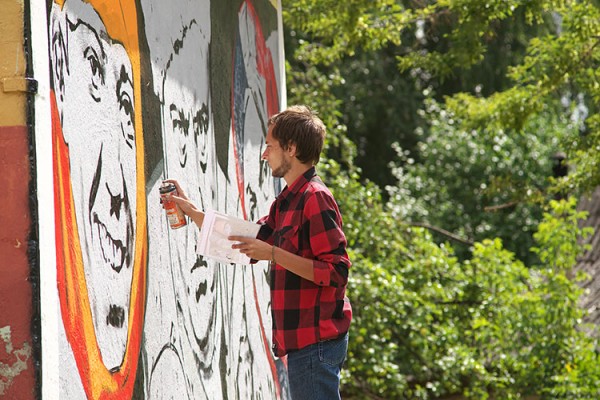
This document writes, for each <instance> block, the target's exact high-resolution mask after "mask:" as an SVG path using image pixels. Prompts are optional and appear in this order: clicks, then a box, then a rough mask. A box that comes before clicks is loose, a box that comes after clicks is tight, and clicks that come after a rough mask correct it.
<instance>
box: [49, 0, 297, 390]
mask: <svg viewBox="0 0 600 400" xmlns="http://www.w3.org/2000/svg"><path fill="white" fill-rule="evenodd" d="M48 12H49V14H48V15H49V16H48V24H49V27H48V39H49V50H50V52H49V53H50V64H51V88H52V93H51V102H52V122H53V129H52V130H53V132H52V135H53V163H54V177H55V193H54V197H55V205H56V206H55V208H56V210H55V224H56V247H57V248H56V252H57V290H58V298H59V303H60V310H59V312H60V315H61V321H62V326H61V327H60V334H59V336H60V337H59V346H60V350H59V353H60V372H59V374H60V389H59V393H60V397H61V398H63V397H64V398H77V399H79V398H89V399H111V398H112V399H127V398H146V399H275V398H283V399H285V398H288V395H287V390H286V387H287V385H286V379H287V377H286V370H285V363H284V360H280V359H276V358H274V356H273V355H272V352H271V318H270V312H269V287H268V281H267V272H268V271H267V267H268V266H267V264H266V263H258V264H257V265H255V266H243V265H226V264H221V263H218V262H215V261H213V260H210V259H205V258H203V257H202V256H199V255H198V254H197V253H196V249H195V247H196V241H197V237H198V233H199V231H198V228H197V227H196V226H195V225H193V224H188V225H187V226H185V227H183V228H180V229H177V230H172V229H170V228H169V226H168V223H167V221H166V217H165V214H164V210H163V209H162V207H161V206H160V203H159V192H158V188H159V186H160V184H161V182H162V180H164V179H166V178H175V179H178V180H179V181H180V182H181V184H182V186H183V187H184V188H186V192H187V194H188V196H189V197H190V198H191V199H193V201H194V202H195V203H196V204H198V205H201V206H202V207H203V208H205V209H208V208H212V209H216V210H218V211H222V212H226V213H228V214H231V215H236V216H239V217H242V218H245V219H249V220H256V219H258V218H259V217H260V216H262V215H264V214H266V213H267V212H268V207H269V206H270V203H271V201H272V200H273V199H274V197H275V195H276V193H278V191H279V190H280V182H279V181H278V180H274V179H273V178H272V177H271V174H270V171H269V169H268V166H267V164H266V163H265V162H264V161H262V160H261V158H260V155H261V154H262V152H263V150H264V149H263V147H264V145H265V143H264V142H265V137H266V132H267V127H266V121H267V119H268V117H269V116H270V115H271V114H273V113H275V112H277V111H278V110H279V109H280V108H281V107H282V104H281V100H280V98H281V96H280V93H281V92H282V90H283V86H282V85H283V82H282V76H281V75H282V74H281V73H280V72H279V71H281V69H282V65H280V61H279V60H280V56H281V51H282V50H281V49H282V44H281V43H280V36H279V31H278V29H280V28H278V26H279V24H278V21H279V17H280V14H279V13H280V10H279V9H278V7H277V4H274V3H273V2H272V1H267V0H254V1H251V0H246V1H216V0H213V1H210V0H193V1H192V0H171V1H168V2H167V1H161V0H112V1H109V0H53V1H52V0H49V3H48Z"/></svg>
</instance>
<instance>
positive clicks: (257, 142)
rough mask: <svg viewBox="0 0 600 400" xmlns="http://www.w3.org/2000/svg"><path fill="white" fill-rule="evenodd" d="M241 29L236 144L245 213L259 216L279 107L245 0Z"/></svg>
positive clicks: (268, 184) (269, 185)
mask: <svg viewBox="0 0 600 400" xmlns="http://www.w3.org/2000/svg"><path fill="white" fill-rule="evenodd" d="M238 22H239V31H238V37H237V40H236V48H235V70H234V86H235V89H236V90H235V91H234V93H233V96H234V99H233V102H234V104H233V105H234V110H233V114H234V127H233V128H234V146H235V148H236V149H235V151H236V155H237V160H236V164H237V165H236V168H237V175H238V185H239V187H238V189H239V190H240V192H241V191H242V190H243V192H241V193H240V199H241V201H242V202H243V204H242V207H243V210H244V217H246V218H248V219H250V220H255V219H257V218H259V217H261V216H263V215H264V214H265V213H267V212H268V205H269V204H270V202H271V200H272V197H273V179H272V178H271V176H270V174H269V173H266V174H265V172H266V171H265V168H264V167H265V164H264V163H263V162H262V161H261V153H262V151H263V148H264V143H265V136H266V134H267V120H268V115H269V112H273V108H276V107H277V98H276V97H274V96H273V93H272V91H271V87H270V85H271V84H274V83H273V82H274V80H275V77H274V76H273V75H272V74H273V69H272V63H270V59H269V57H268V54H269V53H268V51H267V49H266V47H265V43H264V37H263V34H262V30H261V29H260V23H259V22H258V17H257V16H256V14H255V12H254V9H253V8H252V7H251V6H250V5H249V3H244V4H243V5H242V7H241V8H240V11H239V14H238ZM272 81H273V82H272Z"/></svg>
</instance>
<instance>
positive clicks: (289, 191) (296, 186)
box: [277, 166, 317, 200]
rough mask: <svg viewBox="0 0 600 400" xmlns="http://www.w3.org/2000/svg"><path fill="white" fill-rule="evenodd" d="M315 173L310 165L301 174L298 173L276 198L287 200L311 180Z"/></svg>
mask: <svg viewBox="0 0 600 400" xmlns="http://www.w3.org/2000/svg"><path fill="white" fill-rule="evenodd" d="M316 175H317V170H316V169H315V167H314V166H312V167H310V168H309V169H307V170H306V172H304V173H303V174H302V175H300V176H299V177H298V178H296V180H295V181H294V183H292V185H291V186H289V187H288V186H286V187H285V188H284V189H283V190H282V191H281V193H280V194H279V196H277V197H278V198H280V199H281V200H289V199H290V198H291V197H294V196H295V195H296V194H297V193H298V192H299V191H300V190H301V189H302V188H303V187H304V186H306V184H307V183H308V182H310V181H311V180H312V178H314V177H315V176H316Z"/></svg>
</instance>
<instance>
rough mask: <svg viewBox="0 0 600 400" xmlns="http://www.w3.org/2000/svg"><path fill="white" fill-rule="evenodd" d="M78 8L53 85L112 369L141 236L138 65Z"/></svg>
mask: <svg viewBox="0 0 600 400" xmlns="http://www.w3.org/2000/svg"><path fill="white" fill-rule="evenodd" d="M73 4H75V6H74V7H72V8H71V9H70V8H69V6H68V5H65V7H64V9H63V12H64V15H65V24H64V26H63V28H64V32H62V35H64V36H65V37H66V40H65V41H64V42H63V45H64V44H65V43H66V45H65V46H64V59H63V60H61V62H64V63H65V67H64V68H62V73H63V76H62V78H63V80H62V82H55V87H61V88H62V91H61V95H60V96H59V98H58V100H57V103H58V108H59V111H60V114H61V124H62V130H63V135H64V138H65V142H66V143H67V145H68V148H69V159H70V170H71V187H72V192H73V198H74V202H75V204H74V205H75V213H76V217H77V227H78V233H79V240H80V242H81V248H82V253H83V264H84V265H83V268H84V271H85V278H86V284H87V289H88V295H89V297H90V303H91V304H93V305H94V306H93V307H92V309H91V311H92V318H93V324H94V329H95V332H96V339H97V341H98V345H99V348H100V351H101V354H102V359H103V361H104V364H105V366H106V367H107V368H109V369H110V368H115V367H118V366H119V365H120V364H121V362H122V360H123V356H124V353H125V348H126V344H127V330H128V314H129V300H130V291H131V283H132V269H133V268H132V264H133V259H134V238H135V235H136V232H135V226H136V215H135V212H134V211H133V209H135V205H136V195H137V190H136V142H135V129H134V114H133V110H134V107H135V104H134V102H133V98H134V97H133V83H132V67H131V62H130V60H129V58H128V56H127V53H126V51H125V49H124V48H123V46H121V45H120V44H118V43H115V42H113V41H112V40H111V39H110V38H109V36H108V34H107V33H106V29H105V27H104V25H103V23H102V21H101V20H100V19H99V17H98V15H97V13H96V12H95V11H94V10H93V9H92V8H91V6H89V5H87V4H83V3H79V2H73ZM56 62H57V61H55V63H56ZM55 79H56V78H55Z"/></svg>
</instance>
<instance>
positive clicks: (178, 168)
mask: <svg viewBox="0 0 600 400" xmlns="http://www.w3.org/2000/svg"><path fill="white" fill-rule="evenodd" d="M203 28H205V27H201V26H200V25H199V23H198V22H197V21H196V20H191V21H189V22H188V23H186V24H185V25H184V26H183V27H182V30H181V32H180V37H179V38H178V39H177V40H175V41H174V45H173V46H174V48H173V54H172V57H171V58H170V60H169V63H168V64H167V69H166V70H165V75H164V83H163V93H162V98H163V110H162V113H163V136H164V138H165V140H164V147H165V170H166V175H167V176H168V177H173V178H177V179H178V180H179V181H180V182H181V184H182V185H183V186H184V187H185V188H186V192H187V194H188V196H189V197H190V198H191V199H192V200H193V201H194V202H195V203H196V204H198V206H200V207H207V206H209V203H210V202H211V199H210V197H211V185H212V178H211V177H212V169H213V168H214V166H213V165H211V168H210V171H209V170H208V169H209V168H208V166H209V162H212V163H214V159H211V158H210V154H211V152H210V151H209V150H210V149H212V148H213V147H214V141H213V140H212V121H211V117H210V102H209V82H210V81H209V75H208V46H209V37H208V35H207V34H206V33H205V32H204V31H203V30H202V29H203ZM198 233H199V232H198V227H197V226H195V225H194V224H191V225H189V226H186V227H185V228H183V229H182V230H180V231H179V232H173V234H172V240H171V241H170V247H171V250H172V256H171V257H172V262H173V268H174V273H175V274H176V275H177V276H180V277H181V280H180V281H178V285H179V286H180V288H179V289H178V290H177V292H176V293H177V298H178V302H179V303H180V304H181V305H182V307H181V308H180V309H179V310H178V312H179V313H180V315H179V317H180V318H183V326H182V328H183V329H185V330H186V333H187V335H186V337H187V338H188V339H189V340H190V342H191V346H192V348H193V349H195V351H197V352H198V353H197V354H196V356H197V357H198V358H199V362H200V364H202V363H203V362H204V361H206V360H205V357H203V356H201V355H200V354H199V353H205V352H208V351H209V350H210V351H212V350H213V346H214V343H209V336H210V334H211V333H213V334H214V333H215V330H216V327H215V326H214V324H215V318H216V306H217V299H216V296H217V295H216V290H217V284H216V268H217V266H216V264H215V263H214V262H212V261H209V260H205V259H204V258H202V257H201V256H198V255H197V254H196V242H197V237H198Z"/></svg>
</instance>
